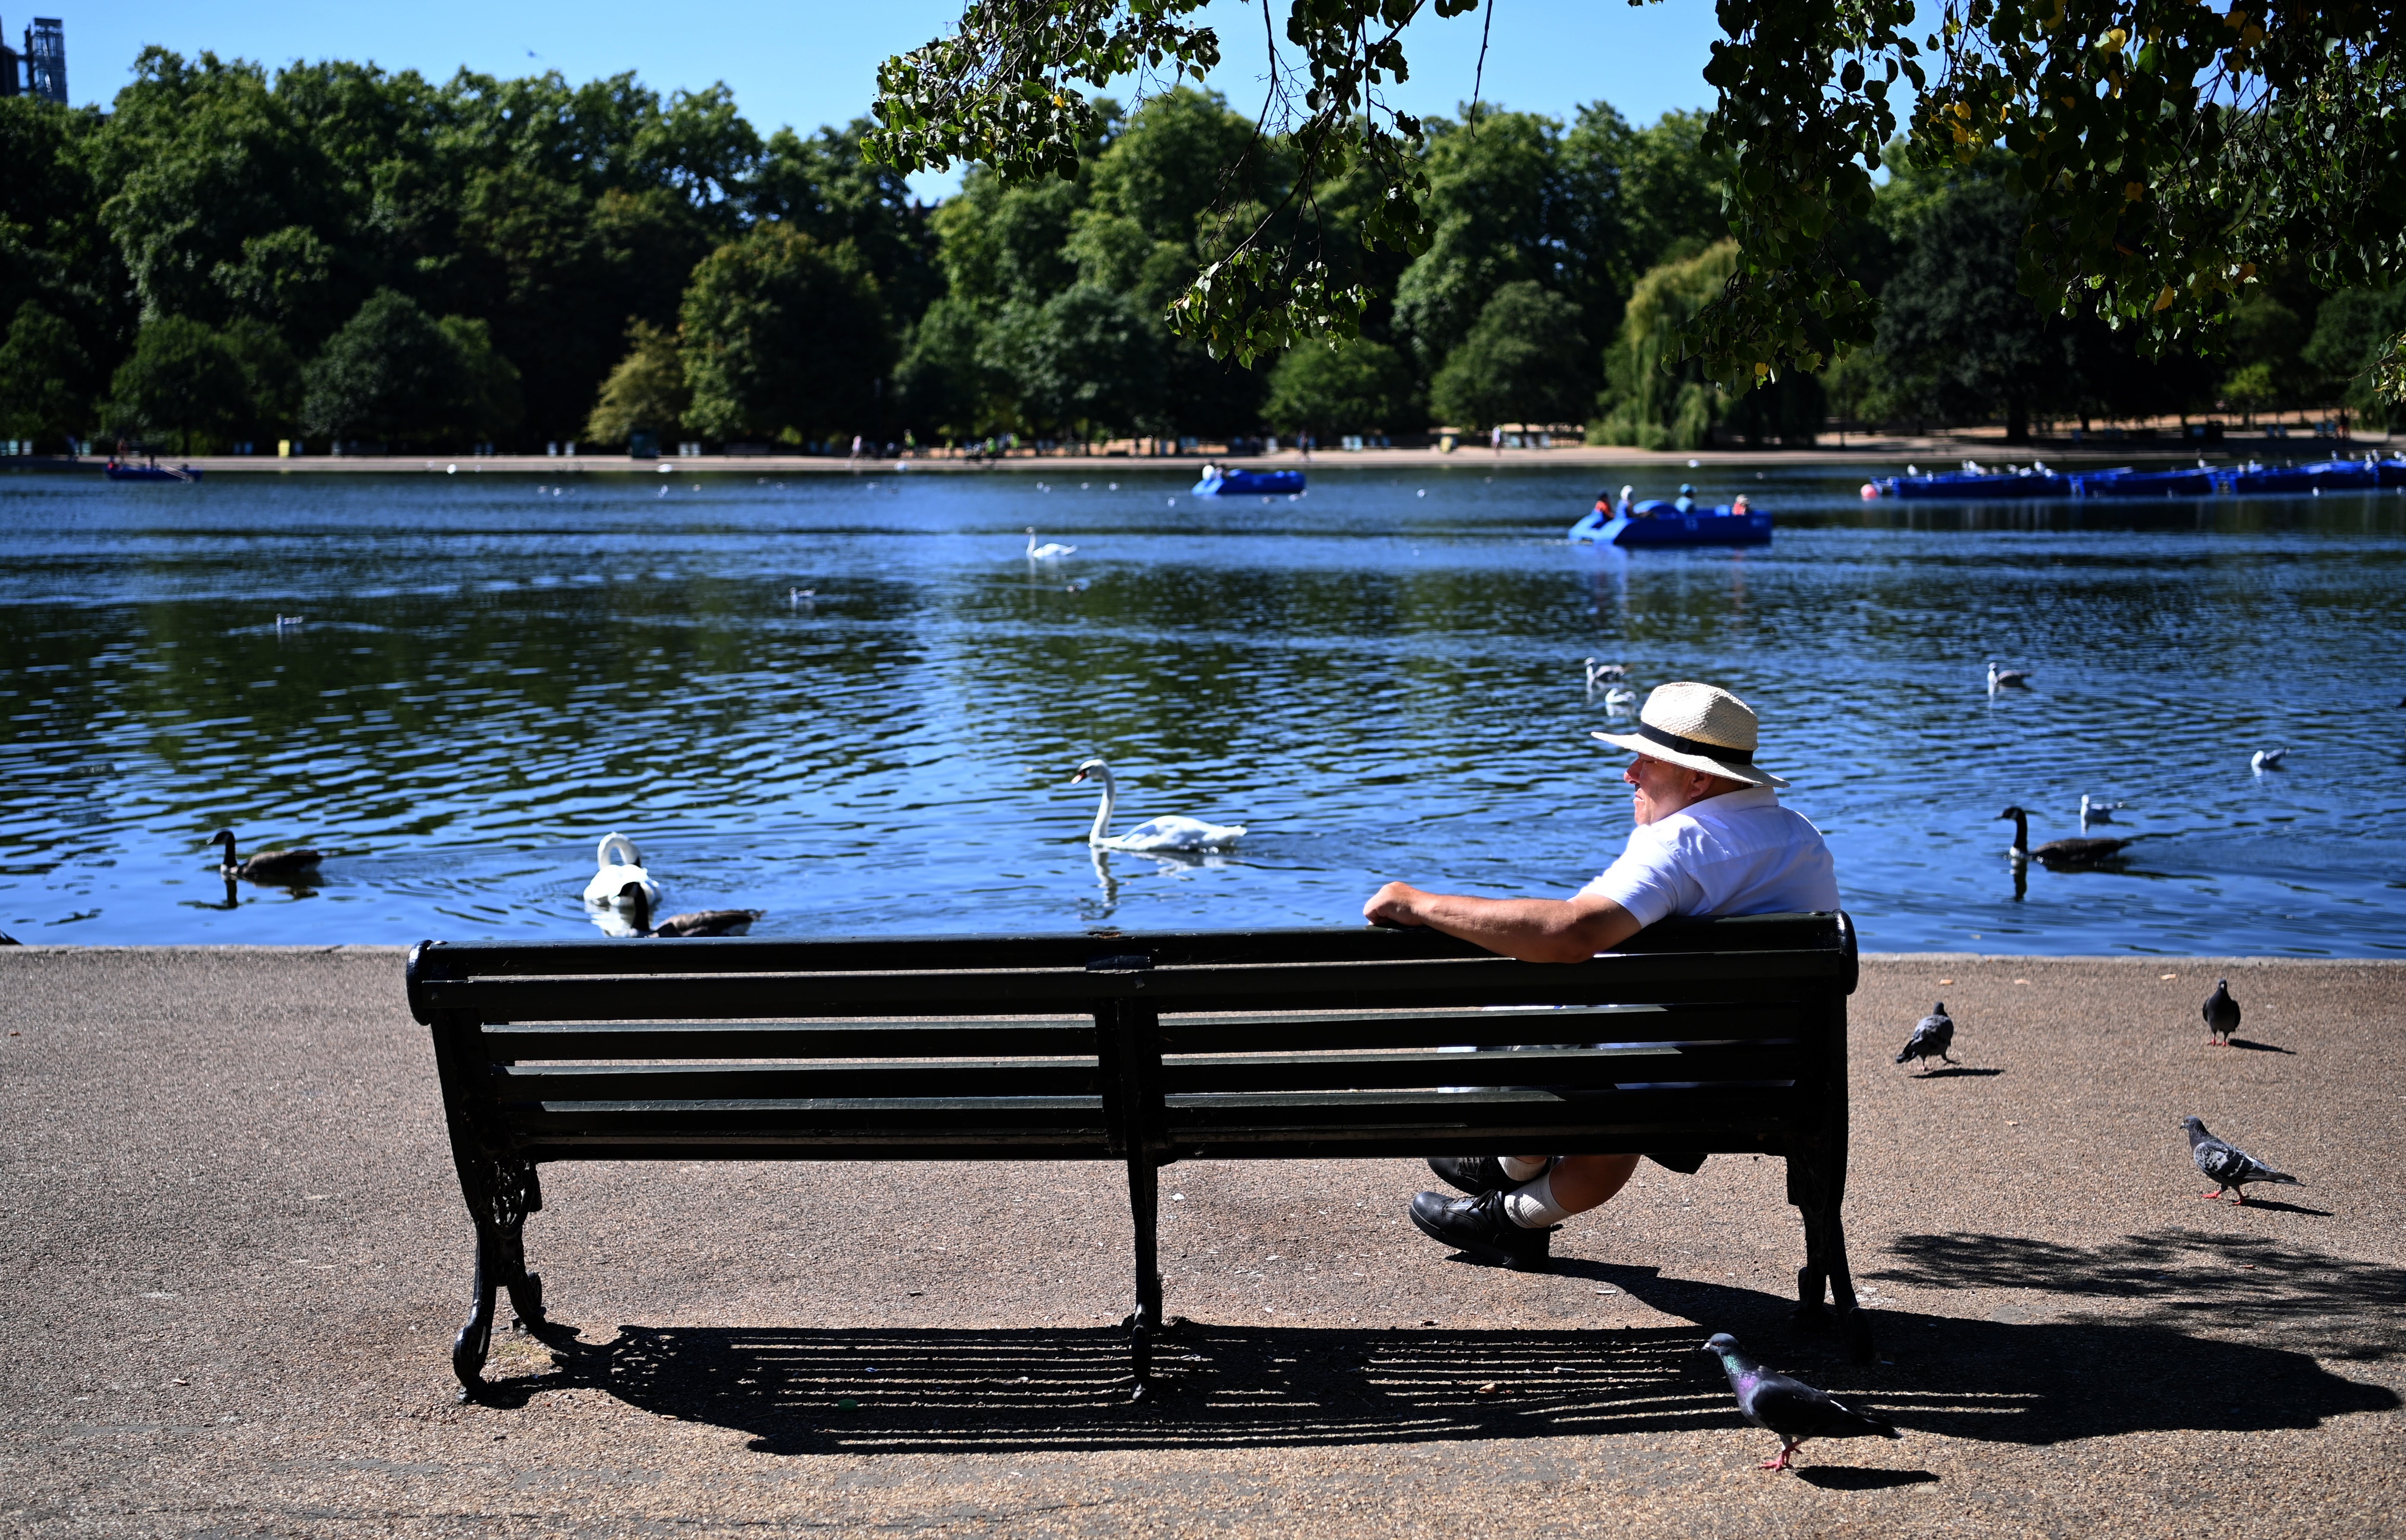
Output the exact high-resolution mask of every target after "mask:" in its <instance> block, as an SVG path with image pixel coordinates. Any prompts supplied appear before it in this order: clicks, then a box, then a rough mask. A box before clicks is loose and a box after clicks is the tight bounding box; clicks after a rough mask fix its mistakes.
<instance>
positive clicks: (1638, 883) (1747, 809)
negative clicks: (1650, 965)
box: [1579, 786, 1838, 925]
mask: <svg viewBox="0 0 2406 1540" xmlns="http://www.w3.org/2000/svg"><path fill="white" fill-rule="evenodd" d="M1579 891H1580V893H1581V895H1582V896H1585V895H1588V894H1594V895H1598V896H1600V897H1606V898H1610V899H1611V900H1613V902H1615V903H1617V904H1619V905H1620V906H1621V908H1623V909H1625V910H1627V911H1629V912H1630V913H1631V914H1633V915H1635V916H1636V919H1637V923H1638V924H1639V925H1652V924H1653V923H1654V922H1655V921H1657V920H1663V919H1668V918H1670V917H1671V916H1672V915H1675V914H1778V913H1784V912H1787V911H1795V910H1833V909H1836V908H1837V907H1838V873H1837V868H1836V867H1835V866H1833V864H1832V863H1831V860H1830V847H1829V846H1828V845H1826V844H1824V843H1822V841H1821V831H1820V830H1819V829H1817V828H1815V827H1813V826H1812V825H1811V824H1810V823H1809V822H1807V821H1806V820H1805V818H1804V815H1803V814H1802V813H1796V812H1790V811H1789V810H1788V809H1786V808H1783V807H1781V806H1780V805H1779V796H1778V794H1777V793H1776V792H1775V791H1773V790H1772V789H1771V788H1770V787H1769V786H1748V788H1747V789H1746V790H1744V791H1726V792H1723V793H1721V794H1720V796H1719V797H1707V798H1705V799H1704V800H1703V801H1701V802H1692V803H1691V804H1689V805H1688V806H1687V807H1684V808H1681V809H1680V810H1679V811H1678V812H1675V813H1673V814H1671V816H1669V817H1668V818H1663V819H1658V820H1656V821H1655V822H1653V823H1651V824H1646V825H1643V826H1641V827H1637V828H1634V829H1632V830H1630V831H1629V844H1628V847H1627V848H1626V849H1624V850H1623V851H1622V852H1621V858H1620V859H1619V860H1617V861H1615V862H1613V863H1612V865H1610V866H1608V867H1606V868H1605V869H1604V870H1603V872H1602V873H1600V874H1599V875H1598V876H1597V877H1596V879H1595V881H1593V882H1592V883H1588V885H1587V886H1586V887H1584V888H1581V889H1580V890H1579Z"/></svg>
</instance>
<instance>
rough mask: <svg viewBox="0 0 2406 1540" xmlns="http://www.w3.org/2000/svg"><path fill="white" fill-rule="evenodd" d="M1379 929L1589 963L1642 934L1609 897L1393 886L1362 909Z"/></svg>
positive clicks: (1537, 958) (1524, 957)
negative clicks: (1420, 931) (1416, 928)
mask: <svg viewBox="0 0 2406 1540" xmlns="http://www.w3.org/2000/svg"><path fill="white" fill-rule="evenodd" d="M1362 917H1363V918H1364V919H1366V920H1367V921H1369V922H1370V923H1371V924H1372V925H1427V926H1429V927H1430V928H1431V929H1433V930H1441V931H1443V932H1445V933H1446V934H1447V935H1449V936H1457V937H1460V938H1461V939H1462V940H1465V941H1471V942H1475V943H1476V944H1478V945H1479V946H1483V947H1485V948H1486V949H1487V950H1488V951H1490V952H1499V953H1502V954H1504V955H1505V956H1507V957H1518V958H1520V959H1521V961H1522V962H1524V963H1577V962H1584V961H1586V960H1587V959H1588V958H1590V957H1592V956H1594V955H1595V954H1597V953H1599V952H1608V951H1610V950H1611V949H1612V948H1614V947H1616V946H1619V945H1620V944H1621V942H1623V941H1625V940H1629V938H1631V937H1632V936H1635V935H1636V934H1637V932H1638V931H1639V929H1640V928H1642V927H1641V926H1640V925H1638V924H1637V917H1636V916H1635V915H1634V914H1632V913H1630V912H1629V911H1627V910H1625V909H1623V908H1621V906H1620V905H1619V904H1617V903H1615V902H1613V901H1612V900H1611V899H1609V898H1596V897H1587V896H1584V895H1582V896H1581V897H1577V898H1568V899H1564V898H1469V897H1460V896H1457V895H1454V894H1450V893H1426V892H1422V890H1421V889H1419V888H1416V887H1414V886H1412V885H1411V884H1410V883H1388V884H1387V885H1386V886H1384V887H1382V888H1380V890H1379V891H1378V892H1377V893H1375V894H1372V895H1371V896H1370V901H1369V902H1368V903H1366V904H1364V905H1363V906H1362Z"/></svg>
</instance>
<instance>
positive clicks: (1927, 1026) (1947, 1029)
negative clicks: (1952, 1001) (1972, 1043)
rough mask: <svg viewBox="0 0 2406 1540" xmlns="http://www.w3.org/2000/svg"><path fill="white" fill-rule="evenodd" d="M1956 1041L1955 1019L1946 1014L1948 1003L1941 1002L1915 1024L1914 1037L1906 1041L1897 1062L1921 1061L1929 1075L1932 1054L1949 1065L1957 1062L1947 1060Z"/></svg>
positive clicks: (1923, 1070) (1923, 1068)
mask: <svg viewBox="0 0 2406 1540" xmlns="http://www.w3.org/2000/svg"><path fill="white" fill-rule="evenodd" d="M1954 1041H1955V1018H1954V1017H1952V1016H1949V1015H1948V1014H1946V1001H1945V1000H1941V1001H1939V1002H1938V1003H1937V1004H1935V1005H1933V1006H1932V1007H1931V1008H1930V1014H1929V1015H1927V1016H1924V1017H1922V1018H1921V1020H1920V1021H1919V1022H1918V1023H1916V1024H1915V1025H1914V1028H1913V1036H1912V1037H1911V1038H1907V1039H1905V1044H1904V1053H1899V1054H1898V1055H1897V1056H1896V1062H1897V1063H1899V1064H1903V1063H1904V1061H1905V1060H1907V1059H1919V1060H1920V1061H1921V1068H1922V1072H1923V1073H1924V1074H1927V1073H1928V1072H1929V1070H1930V1055H1932V1053H1935V1054H1937V1055H1938V1056H1939V1057H1940V1058H1941V1059H1946V1062H1947V1063H1948V1064H1953V1063H1954V1062H1955V1061H1954V1060H1953V1059H1948V1058H1946V1050H1947V1049H1948V1048H1949V1047H1951V1046H1952V1045H1953V1044H1954Z"/></svg>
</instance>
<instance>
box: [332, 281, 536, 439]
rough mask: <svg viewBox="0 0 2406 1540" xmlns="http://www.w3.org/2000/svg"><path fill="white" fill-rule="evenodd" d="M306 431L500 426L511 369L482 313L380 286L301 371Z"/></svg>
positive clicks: (431, 431)
mask: <svg viewBox="0 0 2406 1540" xmlns="http://www.w3.org/2000/svg"><path fill="white" fill-rule="evenodd" d="M302 378H303V382H304V399H303V403H302V420H303V423H304V426H305V427H306V428H307V429H308V431H309V432H310V433H312V434H313V435H324V436H326V437H330V438H334V439H344V440H360V439H366V440H374V441H376V442H381V443H386V444H393V445H402V444H407V445H426V446H430V447H431V446H434V445H446V444H458V443H460V442H463V441H467V440H470V439H473V438H474V437H476V436H478V435H481V434H483V433H487V432H492V431H501V430H502V429H504V428H505V427H506V426H507V423H508V418H509V417H510V416H511V410H512V407H513V404H514V401H513V397H514V393H515V389H516V384H517V372H516V371H515V370H514V369H513V368H511V366H510V364H509V362H508V360H505V359H503V358H502V357H501V356H500V354H499V353H497V352H496V351H495V350H494V348H493V346H492V343H491V339H490V336H489V334H488V332H486V330H485V328H484V324H483V323H482V322H481V321H477V320H474V319H470V318H461V317H450V316H446V317H445V318H442V319H441V320H440V321H438V320H436V319H435V318H432V317H431V316H429V315H427V313H426V312H425V311H424V310H422V309H420V308H419V307H418V304H417V302H416V301H414V300H412V299H410V298H409V297H408V296H406V295H403V294H396V293H394V292H393V291H392V290H389V289H388V290H377V291H376V292H375V294H373V295H371V296H369V298H368V301H367V303H366V304H362V305H361V306H360V309H359V314H357V315H355V316H353V317H352V318H350V319H349V320H348V321H347V322H345V323H344V325H343V328H342V330H340V331H338V332H335V333H334V334H333V337H331V338H329V339H328V340H327V343H326V348H325V351H324V352H322V353H320V354H318V357H317V358H316V359H314V360H311V361H310V363H309V365H308V367H307V368H306V369H304V371H303V372H302Z"/></svg>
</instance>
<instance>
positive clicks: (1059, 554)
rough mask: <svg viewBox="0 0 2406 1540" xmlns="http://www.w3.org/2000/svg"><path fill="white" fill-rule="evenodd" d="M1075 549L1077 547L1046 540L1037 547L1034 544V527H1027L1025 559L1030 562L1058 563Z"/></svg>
mask: <svg viewBox="0 0 2406 1540" xmlns="http://www.w3.org/2000/svg"><path fill="white" fill-rule="evenodd" d="M1077 548H1078V547H1076V546H1075V545H1064V544H1061V543H1060V542H1058V541H1054V540H1048V541H1046V542H1045V543H1044V544H1041V545H1039V544H1036V528H1035V526H1034V525H1030V526H1028V530H1027V559H1028V560H1030V561H1058V560H1059V559H1061V558H1063V557H1065V556H1068V555H1069V553H1070V552H1072V551H1074V550H1076V549H1077Z"/></svg>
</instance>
